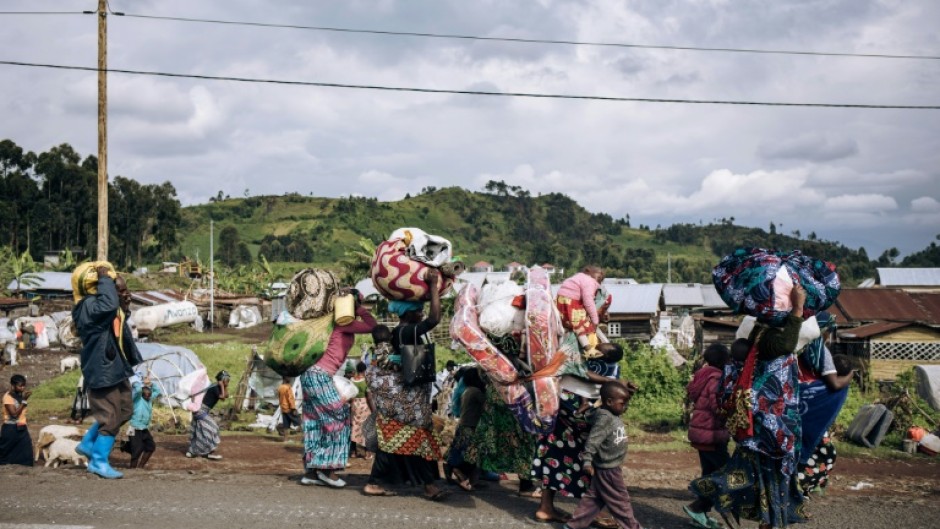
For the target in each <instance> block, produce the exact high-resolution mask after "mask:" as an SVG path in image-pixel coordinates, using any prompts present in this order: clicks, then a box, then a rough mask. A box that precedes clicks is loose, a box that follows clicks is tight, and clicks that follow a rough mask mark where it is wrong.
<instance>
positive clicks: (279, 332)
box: [264, 314, 333, 377]
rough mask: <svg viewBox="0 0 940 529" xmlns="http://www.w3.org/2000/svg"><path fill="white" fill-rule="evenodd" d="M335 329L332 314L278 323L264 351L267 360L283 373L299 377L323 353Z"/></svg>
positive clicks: (270, 365)
mask: <svg viewBox="0 0 940 529" xmlns="http://www.w3.org/2000/svg"><path fill="white" fill-rule="evenodd" d="M332 332H333V315H332V314H328V315H326V316H321V317H319V318H314V319H311V320H303V321H298V322H295V323H291V324H288V325H275V326H274V331H272V332H271V339H269V340H268V343H267V346H266V350H265V351H264V362H265V364H267V365H268V367H270V368H271V369H273V370H274V371H276V372H277V374H279V375H281V376H285V377H296V376H300V375H301V374H302V373H303V372H304V371H306V370H307V369H308V368H310V366H312V365H313V364H315V363H317V360H319V359H320V357H322V356H323V353H324V352H325V351H326V346H327V344H328V343H329V341H330V334H331V333H332Z"/></svg>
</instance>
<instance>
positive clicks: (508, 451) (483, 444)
mask: <svg viewBox="0 0 940 529" xmlns="http://www.w3.org/2000/svg"><path fill="white" fill-rule="evenodd" d="M455 441H456V440H455ZM535 441H536V437H535V436H534V435H532V434H528V433H526V432H524V431H523V430H522V427H521V426H520V425H519V421H518V420H516V417H515V416H514V415H513V414H512V411H510V410H509V406H507V405H506V403H505V402H503V400H502V399H501V398H500V397H499V394H498V393H496V390H495V389H494V388H493V385H492V384H489V385H487V387H486V400H485V401H484V403H483V413H482V415H480V422H479V423H477V427H476V429H475V430H474V431H473V439H472V440H471V441H470V446H469V447H468V448H467V450H466V452H464V458H465V459H466V461H467V462H469V463H473V464H475V465H477V466H478V467H480V468H482V469H483V470H486V471H488V472H497V473H499V472H512V473H515V474H518V475H519V476H520V477H521V478H522V479H528V476H529V473H530V472H531V471H532V459H533V458H534V457H535Z"/></svg>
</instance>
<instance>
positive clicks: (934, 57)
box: [123, 13, 940, 60]
mask: <svg viewBox="0 0 940 529" xmlns="http://www.w3.org/2000/svg"><path fill="white" fill-rule="evenodd" d="M123 16H126V17H130V18H142V19H149V20H165V21H175V22H193V23H201V24H225V25H231V26H253V27H262V28H286V29H302V30H309V31H329V32H334V33H365V34H371V35H388V36H401V37H425V38H434V39H461V40H483V41H497V42H516V43H527V44H558V45H574V46H601V47H610V48H638V49H654V50H677V51H701V52H723V53H760V54H769V55H812V56H822V57H860V58H867V59H915V60H940V56H937V55H892V54H885V53H840V52H822V51H798V50H762V49H754V48H706V47H700V46H668V45H655V44H630V43H624V42H593V41H576V40H551V39H524V38H512V37H481V36H476V35H460V34H452V33H420V32H413V31H385V30H376V29H355V28H338V27H330V26H301V25H296V24H274V23H265V22H246V21H239V20H218V19H208V18H188V17H169V16H158V15H141V14H134V13H124V14H123Z"/></svg>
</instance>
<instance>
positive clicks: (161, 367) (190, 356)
mask: <svg viewBox="0 0 940 529" xmlns="http://www.w3.org/2000/svg"><path fill="white" fill-rule="evenodd" d="M137 349H139V350H140V355H141V356H142V357H143V359H144V361H143V363H141V364H139V365H137V366H136V367H134V371H135V372H136V373H137V375H138V376H139V377H141V378H143V377H146V376H148V375H149V376H150V378H151V380H152V381H153V383H154V384H155V385H157V387H159V388H160V391H161V392H162V393H163V395H164V397H163V398H164V402H166V403H167V404H168V405H169V406H170V407H171V408H179V407H182V406H184V405H185V404H186V402H182V401H183V399H182V398H181V397H178V396H175V395H189V394H191V393H193V391H192V387H193V382H190V381H192V380H194V379H196V380H197V382H198V384H197V385H198V386H199V387H198V388H197V389H202V388H205V387H208V386H209V376H208V375H207V374H206V366H205V365H203V363H202V362H201V361H200V360H199V357H198V356H196V353H194V352H192V351H191V350H189V349H187V348H185V347H180V346H177V345H164V344H159V343H138V344H137ZM184 377H186V378H185V380H184ZM181 386H184V387H181Z"/></svg>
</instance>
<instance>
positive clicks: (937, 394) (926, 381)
mask: <svg viewBox="0 0 940 529" xmlns="http://www.w3.org/2000/svg"><path fill="white" fill-rule="evenodd" d="M914 375H915V376H916V377H917V394H918V395H920V397H921V398H922V399H924V400H926V401H927V404H930V407H931V408H933V409H935V410H940V366H935V365H921V366H914Z"/></svg>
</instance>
